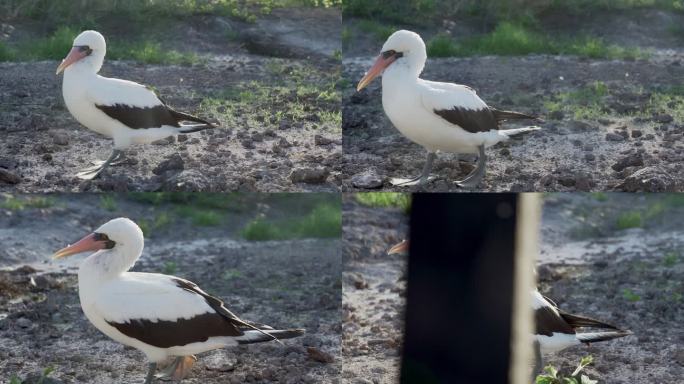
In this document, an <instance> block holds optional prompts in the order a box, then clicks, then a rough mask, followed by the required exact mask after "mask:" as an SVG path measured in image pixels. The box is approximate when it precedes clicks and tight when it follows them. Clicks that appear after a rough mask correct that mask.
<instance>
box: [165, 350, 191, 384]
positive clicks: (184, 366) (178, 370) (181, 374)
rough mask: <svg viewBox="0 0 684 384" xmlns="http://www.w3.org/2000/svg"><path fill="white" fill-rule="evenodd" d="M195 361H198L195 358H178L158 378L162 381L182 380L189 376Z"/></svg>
mask: <svg viewBox="0 0 684 384" xmlns="http://www.w3.org/2000/svg"><path fill="white" fill-rule="evenodd" d="M195 361H197V358H196V357H195V356H179V357H176V359H175V360H174V361H173V363H171V365H169V366H168V367H166V369H164V370H163V371H162V372H161V373H160V374H159V375H157V378H158V379H162V380H175V381H179V380H182V379H184V378H186V377H187V376H188V374H189V373H190V369H191V368H192V366H193V364H195Z"/></svg>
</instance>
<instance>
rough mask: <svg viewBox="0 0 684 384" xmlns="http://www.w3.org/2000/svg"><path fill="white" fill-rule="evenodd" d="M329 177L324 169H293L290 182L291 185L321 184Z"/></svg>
mask: <svg viewBox="0 0 684 384" xmlns="http://www.w3.org/2000/svg"><path fill="white" fill-rule="evenodd" d="M329 175H330V171H329V170H328V169H327V168H325V167H316V168H295V169H293V170H292V172H291V173H290V181H292V182H293V183H307V184H322V183H325V180H326V179H327V178H328V176H329Z"/></svg>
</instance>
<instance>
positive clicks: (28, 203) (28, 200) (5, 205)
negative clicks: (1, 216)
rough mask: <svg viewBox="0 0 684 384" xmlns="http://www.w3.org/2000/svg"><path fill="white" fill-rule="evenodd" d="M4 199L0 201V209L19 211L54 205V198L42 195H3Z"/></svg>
mask: <svg viewBox="0 0 684 384" xmlns="http://www.w3.org/2000/svg"><path fill="white" fill-rule="evenodd" d="M4 198H5V199H4V201H2V202H0V209H7V210H9V211H21V210H24V209H26V208H50V207H52V206H53V205H54V200H53V199H52V198H49V197H44V196H24V197H17V196H14V195H10V194H7V195H4Z"/></svg>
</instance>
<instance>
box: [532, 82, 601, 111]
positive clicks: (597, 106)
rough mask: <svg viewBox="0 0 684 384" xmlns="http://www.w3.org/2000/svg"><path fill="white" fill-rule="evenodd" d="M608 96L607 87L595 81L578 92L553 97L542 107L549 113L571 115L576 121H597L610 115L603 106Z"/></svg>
mask: <svg viewBox="0 0 684 384" xmlns="http://www.w3.org/2000/svg"><path fill="white" fill-rule="evenodd" d="M608 96H610V90H609V89H608V86H607V85H606V84H605V83H604V82H602V81H595V82H593V83H591V84H588V85H586V86H584V87H582V88H580V89H578V90H574V91H569V92H561V93H558V94H556V95H554V96H553V97H551V98H550V99H549V100H547V101H545V102H544V107H545V108H546V110H547V111H549V113H551V112H555V111H561V112H564V113H569V114H572V116H573V118H574V119H576V120H581V119H597V118H599V117H601V116H606V115H608V114H609V113H610V111H609V110H608V109H607V107H606V106H605V104H606V103H605V100H606V98H607V97H608Z"/></svg>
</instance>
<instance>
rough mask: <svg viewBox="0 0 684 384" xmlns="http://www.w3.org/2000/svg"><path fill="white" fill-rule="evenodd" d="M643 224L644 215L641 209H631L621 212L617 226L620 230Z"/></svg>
mask: <svg viewBox="0 0 684 384" xmlns="http://www.w3.org/2000/svg"><path fill="white" fill-rule="evenodd" d="M642 225H643V216H642V213H641V212H639V211H629V212H623V213H621V214H620V215H619V216H618V218H617V220H616V222H615V227H616V228H617V229H619V230H622V229H629V228H639V227H641V226H642Z"/></svg>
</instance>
